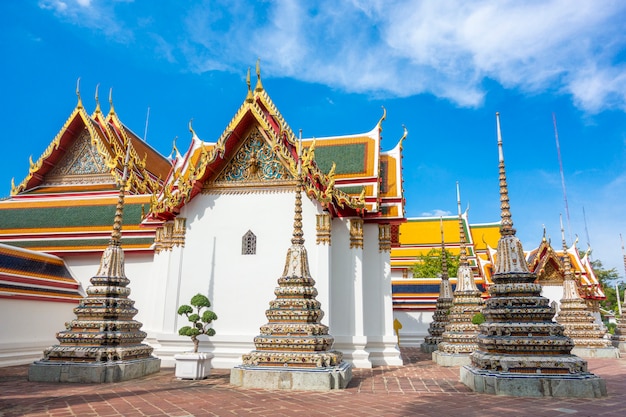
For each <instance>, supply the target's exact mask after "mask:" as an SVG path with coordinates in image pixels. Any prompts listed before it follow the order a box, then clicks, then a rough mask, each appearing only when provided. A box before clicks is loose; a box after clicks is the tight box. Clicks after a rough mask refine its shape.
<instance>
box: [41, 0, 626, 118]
mask: <svg viewBox="0 0 626 417" xmlns="http://www.w3.org/2000/svg"><path fill="white" fill-rule="evenodd" d="M115 4H116V2H113V3H111V2H104V1H96V0H42V1H41V3H40V5H41V7H43V8H46V9H49V10H53V11H54V12H55V14H57V15H58V16H60V17H63V18H65V19H67V20H69V21H70V22H72V23H74V24H76V25H81V26H86V27H90V28H95V29H97V30H99V31H101V32H102V33H104V34H105V35H106V36H108V37H109V38H112V39H114V40H116V41H118V42H122V43H124V42H132V41H133V38H132V35H131V34H130V32H129V31H128V30H127V29H126V28H128V27H133V26H136V24H135V23H136V22H131V21H128V19H130V16H133V15H138V14H139V11H141V14H142V15H149V14H150V13H151V9H150V8H145V9H141V10H140V9H139V8H140V7H141V6H140V5H138V4H134V5H132V7H135V8H136V9H134V10H138V12H137V13H134V14H133V13H125V14H121V13H118V14H117V15H116V13H115ZM117 4H119V2H117ZM129 7H131V6H129ZM177 16H181V17H177ZM143 18H145V17H143ZM153 18H154V19H155V20H156V19H160V21H158V22H156V23H155V25H156V26H158V27H159V28H166V27H167V28H168V29H169V28H170V27H172V26H175V27H178V26H179V25H182V26H181V30H182V31H184V33H178V32H177V31H175V30H165V29H163V31H162V32H159V33H158V35H159V36H152V39H151V38H150V36H147V35H146V33H142V30H148V29H144V28H142V27H138V28H136V29H135V30H137V31H138V34H137V37H138V38H140V39H139V40H137V42H152V48H153V49H155V50H160V51H162V52H163V54H164V55H165V57H166V59H167V60H168V61H169V62H177V63H179V64H180V65H181V68H185V69H188V70H191V71H194V72H205V71H212V70H220V71H224V70H231V71H241V67H242V66H244V67H245V66H248V65H250V64H252V63H254V61H255V60H256V58H257V57H261V59H262V61H263V68H264V72H265V73H266V74H267V75H271V76H278V77H285V76H287V77H294V78H298V79H300V80H303V81H308V82H316V83H323V84H326V85H329V86H331V87H333V88H339V89H343V90H345V91H349V92H365V93H369V94H374V95H388V96H410V95H415V94H422V93H429V94H433V95H434V96H436V97H440V98H445V99H448V100H450V101H452V102H454V103H456V104H458V105H459V106H470V107H471V106H480V105H481V104H482V102H483V100H484V96H485V94H486V93H487V91H486V90H485V87H484V83H485V81H486V80H488V79H490V80H495V81H496V82H498V83H500V84H501V85H503V86H504V87H506V88H513V89H519V90H520V91H522V92H526V93H540V92H543V91H545V90H551V91H554V92H558V93H561V94H567V95H570V96H571V97H572V100H573V102H574V103H575V105H576V106H578V107H579V108H581V109H583V110H585V111H587V112H590V113H595V112H599V111H602V110H604V109H607V108H608V109H621V110H626V63H624V56H623V54H624V49H626V32H625V31H624V30H623V28H624V25H623V22H624V21H626V2H623V1H617V0H606V1H603V2H602V3H601V4H599V3H598V2H597V1H592V0H545V1H539V0H530V1H524V2H520V1H513V0H503V1H498V2H494V1H487V0H477V1H472V2H467V1H462V0H450V1H439V2H433V1H422V0H405V1H400V2H395V3H388V2H385V1H382V0H369V1H368V0H352V1H351V2H312V3H311V2H300V1H295V0H277V1H274V2H268V3H253V4H250V3H249V2H245V1H241V0H240V1H211V2H203V3H200V4H198V3H196V4H193V5H192V6H191V7H190V8H188V10H187V11H186V13H178V14H176V13H167V14H164V15H161V16H156V15H154V16H153ZM124 19H126V21H124ZM176 19H181V21H180V22H177V23H176V22H175V20H176ZM153 33H154V32H153ZM144 39H147V40H146V41H144ZM173 51H174V52H173ZM174 54H178V55H177V56H176V57H175V56H174ZM620 54H621V55H620Z"/></svg>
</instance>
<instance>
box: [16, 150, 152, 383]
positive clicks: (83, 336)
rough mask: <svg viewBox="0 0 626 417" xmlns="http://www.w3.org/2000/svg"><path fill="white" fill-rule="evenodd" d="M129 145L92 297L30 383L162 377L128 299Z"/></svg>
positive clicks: (48, 352) (77, 311)
mask: <svg viewBox="0 0 626 417" xmlns="http://www.w3.org/2000/svg"><path fill="white" fill-rule="evenodd" d="M129 155H130V144H129V145H128V148H127V154H126V161H125V163H124V171H123V175H122V181H121V185H120V191H119V197H118V201H117V206H116V210H115V219H114V222H113V232H112V233H111V239H110V241H109V245H108V246H107V248H106V249H105V250H104V253H103V254H102V258H101V260H100V267H99V269H98V272H97V274H96V275H95V276H94V277H92V278H91V280H90V282H91V286H89V287H88V288H87V297H86V298H83V299H82V300H81V301H80V303H79V305H78V307H76V308H74V313H75V314H76V319H75V320H72V321H71V322H68V323H66V327H67V330H64V331H61V332H58V333H57V336H56V337H57V339H58V340H59V344H58V345H54V346H52V347H50V348H48V349H46V350H45V351H44V358H43V359H42V360H40V361H37V362H35V363H33V364H31V366H30V368H29V372H28V379H29V380H30V381H46V382H83V383H94V382H118V381H124V380H128V379H134V378H138V377H142V376H144V375H148V374H152V373H155V372H158V371H159V369H160V366H161V360H160V359H157V358H155V357H154V356H152V355H151V354H152V350H153V349H152V347H150V346H148V345H146V344H142V343H141V342H142V341H143V340H144V339H145V337H146V333H145V332H143V331H141V326H142V324H141V323H140V322H138V321H136V320H134V319H133V317H135V315H136V314H137V312H138V310H137V309H136V308H135V307H134V303H135V302H134V301H132V300H131V299H129V298H128V296H129V295H130V288H128V284H129V283H130V280H129V279H128V278H127V277H126V274H125V272H124V251H123V250H122V246H121V236H122V235H121V231H122V218H123V212H124V190H125V188H126V182H127V179H128V163H129Z"/></svg>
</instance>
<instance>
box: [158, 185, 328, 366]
mask: <svg viewBox="0 0 626 417" xmlns="http://www.w3.org/2000/svg"><path fill="white" fill-rule="evenodd" d="M294 202H295V194H294V193H293V192H273V193H254V194H249V195H245V196H242V195H229V194H206V195H205V194H202V195H198V196H196V197H195V198H194V199H193V200H192V201H191V202H190V203H189V204H188V205H186V206H185V207H184V208H183V210H182V211H181V213H180V215H179V217H182V218H186V235H185V246H184V248H181V247H178V248H176V247H175V248H174V249H173V250H172V251H171V253H170V251H162V252H161V253H160V254H158V255H157V258H158V257H170V264H169V267H168V278H167V290H166V292H165V295H166V299H165V300H158V301H155V305H157V306H163V307H161V308H165V311H163V312H159V313H161V314H162V315H163V317H164V318H165V320H164V324H163V325H162V326H161V328H160V329H155V334H154V337H155V339H156V340H154V341H151V342H152V343H153V344H154V345H155V347H156V348H157V350H156V351H155V353H156V354H157V355H159V356H160V357H161V358H162V359H163V360H164V365H165V366H167V365H171V364H172V362H171V356H172V355H173V354H175V353H179V352H182V351H185V350H189V349H190V348H191V346H192V345H191V341H190V339H189V338H187V337H181V336H178V334H177V333H178V332H177V329H178V328H180V327H182V326H184V325H186V324H187V323H188V322H187V320H186V318H185V317H180V316H178V315H177V314H176V310H177V308H178V306H179V305H181V304H188V303H189V301H190V299H191V297H192V296H193V295H194V294H196V293H198V292H200V293H202V294H206V295H208V296H209V299H210V300H211V303H212V307H211V309H212V310H213V311H215V313H216V314H217V316H218V320H216V321H215V322H214V324H213V328H214V329H215V331H216V335H215V336H213V337H211V338H209V339H208V341H203V342H201V350H206V351H211V352H213V353H214V355H215V359H214V360H213V366H214V367H218V368H228V367H232V366H235V365H237V364H240V363H241V354H243V353H247V352H249V351H250V350H253V349H254V343H253V341H254V337H255V336H257V335H258V334H259V328H260V326H262V325H263V324H265V323H267V318H266V317H265V311H266V310H267V308H268V307H269V302H270V301H272V300H273V299H275V298H276V296H275V295H274V289H275V288H276V287H277V285H278V284H277V279H278V278H279V277H280V276H281V275H282V273H283V269H284V266H285V257H286V254H287V250H288V249H289V247H290V246H291V237H292V234H293V216H294ZM302 202H303V229H304V238H305V246H306V248H307V252H308V257H309V267H310V271H311V275H312V276H313V278H314V279H316V278H317V267H318V265H319V264H320V263H321V264H323V262H318V259H317V257H318V256H320V254H319V252H318V251H317V248H316V245H315V215H316V214H318V213H319V212H320V211H319V208H318V206H317V204H316V203H313V202H311V201H310V200H309V199H308V198H306V197H303V200H302ZM248 230H250V231H252V232H253V233H254V234H255V236H256V254H255V255H242V238H243V236H244V234H246V232H248ZM176 249H178V251H179V253H180V255H179V256H177V255H176V254H175V251H176ZM174 258H176V259H174ZM325 275H327V273H326V274H324V273H322V276H325ZM316 281H317V280H316ZM316 288H317V289H318V292H319V295H318V297H317V299H318V300H319V301H320V302H321V303H322V309H324V310H325V308H326V307H327V306H328V305H329V304H328V303H329V296H328V294H329V288H328V283H327V278H326V280H324V279H321V280H319V282H318V283H317V285H316ZM325 311H326V310H325ZM322 322H325V324H327V320H326V319H323V320H322Z"/></svg>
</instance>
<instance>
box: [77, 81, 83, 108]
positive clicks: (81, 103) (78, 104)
mask: <svg viewBox="0 0 626 417" xmlns="http://www.w3.org/2000/svg"><path fill="white" fill-rule="evenodd" d="M76 97H78V103H77V104H76V107H78V108H79V109H82V108H83V100H82V99H81V98H80V77H78V79H77V80H76Z"/></svg>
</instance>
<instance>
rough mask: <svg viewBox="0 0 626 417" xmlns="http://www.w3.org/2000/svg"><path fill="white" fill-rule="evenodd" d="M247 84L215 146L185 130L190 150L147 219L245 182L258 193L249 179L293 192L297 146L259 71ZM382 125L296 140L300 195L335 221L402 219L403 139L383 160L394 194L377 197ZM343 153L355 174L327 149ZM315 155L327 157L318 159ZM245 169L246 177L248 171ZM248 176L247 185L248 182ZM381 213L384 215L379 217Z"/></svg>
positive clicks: (172, 212) (180, 158)
mask: <svg viewBox="0 0 626 417" xmlns="http://www.w3.org/2000/svg"><path fill="white" fill-rule="evenodd" d="M246 83H247V86H248V91H247V94H246V98H245V100H244V102H243V104H242V105H241V106H240V107H239V109H238V110H237V112H236V113H235V115H234V116H233V118H232V120H231V121H230V122H229V123H228V125H227V127H226V129H225V130H224V131H223V133H222V134H221V135H220V137H219V138H218V140H217V141H216V142H214V143H210V142H205V141H202V140H201V139H200V138H198V136H197V135H196V133H195V132H194V131H193V128H192V127H191V123H190V125H189V130H190V131H191V133H192V139H191V144H190V146H189V149H188V150H187V152H186V153H185V154H184V155H183V156H177V157H176V158H175V159H174V161H173V163H172V168H171V170H170V172H169V174H168V176H167V178H166V181H165V184H164V187H163V188H162V190H161V191H160V192H159V193H155V194H153V196H152V201H151V206H150V216H149V217H151V218H153V219H161V220H168V219H171V218H173V217H175V216H176V215H177V213H178V212H179V211H180V209H181V208H182V206H184V205H185V204H186V203H187V202H188V201H189V200H190V199H192V198H193V197H194V196H195V195H197V194H198V193H200V192H203V190H204V191H209V190H214V189H219V188H220V187H224V186H227V185H226V182H228V181H235V180H237V179H240V180H246V181H245V183H242V184H240V186H241V185H244V186H258V185H259V184H255V183H254V179H255V178H256V179H258V180H274V181H278V180H280V181H283V182H285V184H287V183H289V184H291V186H293V184H294V183H295V179H296V177H297V162H298V152H297V147H298V138H297V137H296V136H295V134H294V132H293V131H292V129H291V128H290V127H289V125H288V124H287V123H286V121H285V119H284V118H283V116H282V115H281V113H280V112H279V111H278V109H277V108H276V106H275V104H274V103H273V101H272V100H271V98H270V97H269V95H268V94H267V92H266V91H265V89H264V88H263V85H262V83H261V75H260V70H259V66H258V63H257V83H256V86H255V88H254V90H253V89H251V87H250V71H248V75H247V79H246ZM383 119H384V116H383V118H381V120H380V122H379V123H378V125H377V126H376V127H375V128H374V129H373V130H372V131H371V132H368V133H366V134H362V135H352V136H338V137H333V138H322V139H303V140H302V147H303V150H302V156H301V158H302V175H303V178H304V191H305V193H306V194H307V195H308V196H309V197H310V198H313V199H316V200H317V201H319V202H320V203H321V204H322V205H323V206H324V207H325V208H326V209H328V210H329V211H330V212H331V213H332V214H333V215H339V216H343V215H349V216H354V215H359V216H363V217H379V216H384V217H388V218H396V219H401V218H403V216H404V209H403V198H402V180H401V171H400V166H401V158H402V156H401V150H402V145H401V144H402V140H403V139H404V138H405V137H406V134H405V136H403V138H402V139H401V140H400V143H399V144H398V145H397V146H396V148H395V149H393V150H391V151H389V152H388V153H386V154H385V156H384V159H383V163H384V164H385V167H386V168H385V172H387V173H389V174H388V176H389V177H390V178H392V181H393V183H392V185H393V186H392V187H387V191H386V193H382V195H381V191H380V190H379V182H380V168H379V164H380V161H381V158H380V150H379V147H380V131H381V130H382V126H381V123H382V120H383ZM341 146H343V147H347V148H352V150H353V151H355V152H356V154H355V155H357V156H358V157H359V158H360V161H363V163H362V164H361V166H360V168H361V171H359V172H355V171H354V170H353V169H352V168H351V167H350V166H349V165H350V161H349V160H348V161H346V160H343V159H342V160H335V159H334V155H332V150H333V148H334V151H337V150H338V147H341ZM329 150H331V152H330V153H329V152H328V151H329ZM344 150H345V149H344ZM320 153H322V154H324V153H326V155H325V156H322V157H321V158H320ZM335 153H336V152H335ZM357 159H358V158H357ZM246 164H248V165H249V167H248V168H250V169H252V171H246V169H247V168H246ZM259 168H267V170H266V171H264V173H263V176H262V177H259V176H258V175H260V174H259V172H258V169H259ZM225 170H227V171H229V173H225ZM391 171H393V172H391ZM250 172H252V173H253V174H254V175H253V177H250V176H249V175H248V174H249V173H250ZM268 172H274V174H271V175H270V174H268ZM246 173H248V174H246ZM268 175H269V176H268ZM381 205H383V206H384V207H385V211H386V212H384V211H383V210H380V208H381Z"/></svg>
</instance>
